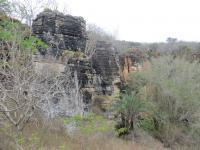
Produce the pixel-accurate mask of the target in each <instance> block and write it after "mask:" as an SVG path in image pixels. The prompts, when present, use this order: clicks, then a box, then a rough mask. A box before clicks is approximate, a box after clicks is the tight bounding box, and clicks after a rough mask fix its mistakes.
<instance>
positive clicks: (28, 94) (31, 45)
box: [0, 17, 70, 130]
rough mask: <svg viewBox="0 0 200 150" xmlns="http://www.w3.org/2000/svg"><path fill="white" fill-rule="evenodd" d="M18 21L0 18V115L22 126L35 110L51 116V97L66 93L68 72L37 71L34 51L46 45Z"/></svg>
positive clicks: (18, 127)
mask: <svg viewBox="0 0 200 150" xmlns="http://www.w3.org/2000/svg"><path fill="white" fill-rule="evenodd" d="M27 30H29V29H28V28H27V27H26V26H25V27H24V26H23V25H22V24H21V23H20V22H19V21H17V20H14V21H13V20H12V18H9V17H4V20H2V21H1V22H0V31H1V32H0V52H1V60H0V114H1V115H0V116H3V118H4V119H5V118H6V119H7V120H8V121H10V123H12V124H13V125H14V126H15V127H16V128H17V129H18V130H22V129H23V128H24V126H25V125H26V123H27V122H28V121H29V119H30V118H31V117H32V115H33V114H34V112H35V111H36V110H41V111H44V110H45V111H46V112H47V113H48V117H51V116H52V114H51V111H50V107H51V106H50V105H51V103H50V101H51V100H53V99H55V97H58V95H59V96H62V95H65V93H66V89H65V86H68V84H70V82H68V80H67V79H68V75H67V74H62V75H58V74H53V73H52V72H50V71H46V72H42V73H40V72H37V71H36V70H35V66H34V59H33V54H34V53H35V52H37V50H38V48H47V45H46V44H45V43H43V42H42V41H40V40H39V39H37V38H35V37H32V36H30V34H29V33H28V34H27V33H26V32H27Z"/></svg>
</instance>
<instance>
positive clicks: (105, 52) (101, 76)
mask: <svg viewBox="0 0 200 150" xmlns="http://www.w3.org/2000/svg"><path fill="white" fill-rule="evenodd" d="M92 67H93V69H94V70H95V71H96V74H97V79H96V88H98V90H99V91H102V94H105V95H111V94H112V93H113V91H114V84H115V83H114V81H116V80H115V79H116V78H119V75H120V73H119V71H120V69H119V68H120V66H119V58H118V56H117V54H116V52H115V51H114V49H113V48H112V45H111V44H110V43H106V42H104V41H99V42H97V45H96V50H95V53H94V55H93V57H92Z"/></svg>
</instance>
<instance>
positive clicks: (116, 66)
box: [33, 10, 137, 116]
mask: <svg viewBox="0 0 200 150" xmlns="http://www.w3.org/2000/svg"><path fill="white" fill-rule="evenodd" d="M33 34H34V35H35V36H37V37H38V38H40V39H42V40H43V41H44V42H46V43H47V44H48V45H49V46H50V48H51V50H50V53H49V55H50V56H53V57H55V56H61V58H62V57H64V55H68V53H65V52H66V51H65V50H70V52H72V51H73V52H72V53H74V54H75V53H79V52H77V51H80V52H84V49H85V46H86V23H85V21H84V19H83V18H81V17H73V16H70V15H63V14H61V13H58V12H53V11H49V10H48V11H44V12H42V13H40V14H39V15H38V16H37V18H36V19H35V20H34V21H33ZM67 57H68V56H67ZM48 59H49V58H48ZM62 60H64V59H62ZM135 60H136V59H135V58H132V56H126V55H124V56H120V57H119V55H118V54H117V52H116V51H115V50H114V48H113V46H112V44H110V43H107V42H105V41H98V42H97V43H96V48H95V52H94V54H93V56H92V57H91V58H86V57H84V56H81V57H74V55H73V56H72V57H71V56H70V57H68V59H67V65H66V66H65V71H64V74H67V73H69V72H70V81H71V86H70V87H69V86H67V87H66V92H67V94H66V96H65V97H60V98H58V99H60V100H56V102H57V103H55V104H54V109H53V110H55V111H54V112H55V113H56V114H65V115H69V116H70V115H74V114H77V113H79V114H80V113H82V114H84V113H87V112H88V111H90V110H91V107H92V104H93V98H94V97H95V96H97V97H98V96H102V95H103V96H105V97H107V96H108V97H109V96H110V97H112V95H114V94H115V93H119V87H120V86H121V84H122V81H123V80H122V79H123V78H124V77H123V74H125V73H124V72H127V73H126V74H128V72H129V71H130V67H132V62H133V61H135ZM136 61H137V60H136ZM60 63H63V64H65V63H66V61H65V62H60ZM54 66H55V65H54ZM126 69H128V70H126ZM62 72H63V71H62ZM100 99H102V98H100ZM106 99H107V98H106ZM54 102H55V101H54Z"/></svg>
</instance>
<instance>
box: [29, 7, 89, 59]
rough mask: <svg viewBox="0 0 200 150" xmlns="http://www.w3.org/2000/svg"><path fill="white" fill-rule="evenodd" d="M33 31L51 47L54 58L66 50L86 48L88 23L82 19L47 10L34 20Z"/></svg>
mask: <svg viewBox="0 0 200 150" xmlns="http://www.w3.org/2000/svg"><path fill="white" fill-rule="evenodd" d="M32 31H33V35H35V36H36V37H38V38H40V39H41V40H42V41H44V42H46V43H47V44H48V45H49V46H50V48H51V50H50V51H51V54H53V55H54V56H60V55H61V54H62V52H63V50H66V49H67V50H73V51H84V49H85V46H86V22H85V20H84V19H83V18H82V17H74V16H71V15H63V14H62V13H59V12H55V11H51V10H45V11H44V12H42V13H40V14H39V15H38V16H37V18H36V19H35V20H33V24H32Z"/></svg>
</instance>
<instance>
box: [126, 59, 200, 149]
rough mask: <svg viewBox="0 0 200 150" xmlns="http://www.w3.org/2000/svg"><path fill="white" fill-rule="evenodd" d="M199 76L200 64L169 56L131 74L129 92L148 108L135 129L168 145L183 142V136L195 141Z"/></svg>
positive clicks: (197, 121) (155, 60)
mask: <svg viewBox="0 0 200 150" xmlns="http://www.w3.org/2000/svg"><path fill="white" fill-rule="evenodd" d="M199 74H200V64H199V63H197V62H192V63H191V62H189V61H187V60H185V59H183V58H178V57H177V58H174V57H171V56H163V57H160V58H154V59H152V60H151V64H150V66H149V67H148V68H147V69H146V70H145V71H143V72H140V73H135V74H132V75H131V77H130V80H131V81H130V82H129V85H128V87H129V90H130V91H131V90H134V91H136V92H137V94H138V95H139V99H140V100H144V102H145V103H146V105H148V106H149V108H150V109H147V114H148V115H146V116H144V115H143V117H141V118H140V120H139V123H138V126H139V127H141V128H143V129H144V130H147V131H153V132H152V133H153V135H155V136H156V137H157V138H159V139H161V140H162V141H163V142H164V143H165V144H167V146H172V145H173V144H174V143H175V142H180V141H182V142H183V141H184V140H185V138H183V137H187V140H188V139H191V140H195V139H198V138H197V137H199V136H200V134H198V136H197V134H194V133H195V132H194V130H195V131H197V130H199V129H200V128H199V127H200V120H199V118H200V116H199V114H200V110H199V107H200V101H199V99H200V92H199V91H200V86H199V83H200V76H199ZM133 84H134V85H133ZM147 102H148V104H147ZM129 107H130V106H129ZM196 133H197V132H196ZM182 135H184V136H183V137H182ZM194 137H195V138H194ZM195 141H197V140H195Z"/></svg>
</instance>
